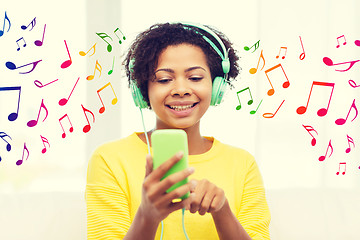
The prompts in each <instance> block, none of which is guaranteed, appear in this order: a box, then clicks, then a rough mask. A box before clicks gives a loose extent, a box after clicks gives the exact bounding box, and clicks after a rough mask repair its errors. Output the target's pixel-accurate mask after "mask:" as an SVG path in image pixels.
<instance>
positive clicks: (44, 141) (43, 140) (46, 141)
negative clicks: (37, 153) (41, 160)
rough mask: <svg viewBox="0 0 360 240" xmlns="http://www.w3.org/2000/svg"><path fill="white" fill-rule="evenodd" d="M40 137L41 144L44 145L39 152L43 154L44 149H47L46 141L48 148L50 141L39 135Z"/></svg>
mask: <svg viewBox="0 0 360 240" xmlns="http://www.w3.org/2000/svg"><path fill="white" fill-rule="evenodd" d="M40 137H41V141H42V142H43V145H44V148H43V149H42V150H41V153H42V154H44V153H46V150H47V149H46V146H45V143H47V144H48V145H49V148H50V143H49V141H48V140H47V139H46V138H45V137H43V136H41V135H40Z"/></svg>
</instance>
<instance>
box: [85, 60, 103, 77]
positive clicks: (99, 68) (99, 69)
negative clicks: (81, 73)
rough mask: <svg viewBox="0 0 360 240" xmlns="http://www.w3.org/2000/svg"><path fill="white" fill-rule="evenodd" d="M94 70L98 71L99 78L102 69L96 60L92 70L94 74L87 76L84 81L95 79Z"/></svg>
mask: <svg viewBox="0 0 360 240" xmlns="http://www.w3.org/2000/svg"><path fill="white" fill-rule="evenodd" d="M96 70H98V71H99V73H100V74H99V77H100V76H101V71H102V67H101V65H100V63H99V62H98V60H96V63H95V69H94V74H93V75H89V76H87V77H86V80H89V81H90V80H93V79H94V77H95V72H96Z"/></svg>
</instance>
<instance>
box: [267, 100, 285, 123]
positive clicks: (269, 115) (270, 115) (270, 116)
mask: <svg viewBox="0 0 360 240" xmlns="http://www.w3.org/2000/svg"><path fill="white" fill-rule="evenodd" d="M284 102H285V99H284V100H283V101H282V102H281V104H280V106H279V107H278V109H276V111H275V113H264V114H263V117H264V118H273V117H274V116H275V115H276V113H277V112H278V111H279V109H280V107H281V106H282V105H283V103H284Z"/></svg>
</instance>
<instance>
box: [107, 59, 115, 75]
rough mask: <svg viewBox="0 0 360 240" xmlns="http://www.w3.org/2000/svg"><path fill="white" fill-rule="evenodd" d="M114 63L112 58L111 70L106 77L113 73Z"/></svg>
mask: <svg viewBox="0 0 360 240" xmlns="http://www.w3.org/2000/svg"><path fill="white" fill-rule="evenodd" d="M114 63H115V56H114V59H113V64H112V68H111V70H110V71H109V72H108V75H110V74H112V73H113V71H114Z"/></svg>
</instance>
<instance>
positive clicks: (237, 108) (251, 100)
mask: <svg viewBox="0 0 360 240" xmlns="http://www.w3.org/2000/svg"><path fill="white" fill-rule="evenodd" d="M246 90H248V91H249V95H250V98H251V99H250V100H249V101H248V103H247V104H248V105H251V104H252V103H253V97H252V95H251V90H250V88H249V87H247V88H244V89H242V90H240V91H238V92H237V93H236V96H237V98H238V100H239V105H238V106H236V110H240V109H241V102H240V97H239V94H240V93H242V92H244V91H246Z"/></svg>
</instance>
